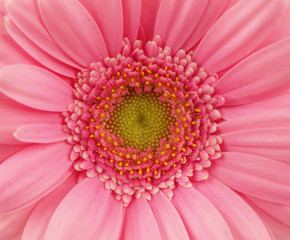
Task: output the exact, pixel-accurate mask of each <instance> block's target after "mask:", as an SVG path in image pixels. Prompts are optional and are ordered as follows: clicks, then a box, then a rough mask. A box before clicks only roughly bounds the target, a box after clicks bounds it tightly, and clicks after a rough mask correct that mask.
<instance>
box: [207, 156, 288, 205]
mask: <svg viewBox="0 0 290 240" xmlns="http://www.w3.org/2000/svg"><path fill="white" fill-rule="evenodd" d="M211 168H212V169H211V171H210V174H211V175H213V176H214V177H215V178H217V179H218V180H220V181H221V182H223V183H224V184H226V185H227V186H229V187H231V188H233V189H234V190H236V191H238V192H242V193H244V194H248V195H250V196H253V197H257V198H260V199H264V200H268V201H272V202H276V203H281V204H289V203H290V185H289V182H290V175H289V172H290V166H289V165H287V164H284V163H280V162H277V161H275V160H271V159H268V158H264V157H260V156H256V155H250V154H245V153H234V152H224V153H223V154H222V157H221V158H220V159H219V160H217V161H216V162H215V164H213V166H212V167H211Z"/></svg>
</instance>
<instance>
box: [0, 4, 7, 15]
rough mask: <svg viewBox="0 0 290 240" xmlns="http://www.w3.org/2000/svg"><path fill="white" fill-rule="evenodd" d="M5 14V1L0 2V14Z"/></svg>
mask: <svg viewBox="0 0 290 240" xmlns="http://www.w3.org/2000/svg"><path fill="white" fill-rule="evenodd" d="M6 13H7V11H6V8H5V0H0V14H3V15H5V14H6Z"/></svg>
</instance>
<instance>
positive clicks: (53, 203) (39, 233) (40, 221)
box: [21, 174, 77, 240]
mask: <svg viewBox="0 0 290 240" xmlns="http://www.w3.org/2000/svg"><path fill="white" fill-rule="evenodd" d="M76 177H77V174H72V175H71V176H70V177H69V178H68V179H67V180H66V181H65V182H63V184H61V185H60V186H58V188H57V189H55V190H54V191H52V192H51V193H50V194H48V195H47V196H45V197H44V198H43V199H41V200H40V202H39V203H38V204H37V206H36V207H35V209H34V210H33V212H32V214H31V216H30V217H29V219H28V221H27V223H26V225H25V228H24V231H23V234H22V238H21V240H39V239H42V238H43V236H44V233H45V230H46V228H47V226H48V223H49V221H50V218H51V217H52V214H53V213H54V211H55V209H56V208H57V206H58V205H59V203H60V202H61V200H62V199H63V198H64V197H65V195H66V194H67V193H68V192H69V191H70V190H71V189H72V188H73V187H74V186H75V185H76V184H77V179H76Z"/></svg>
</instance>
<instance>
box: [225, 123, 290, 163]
mask: <svg viewBox="0 0 290 240" xmlns="http://www.w3.org/2000/svg"><path fill="white" fill-rule="evenodd" d="M221 137H222V138H223V141H224V144H225V150H224V151H227V152H241V153H249V154H255V155H260V156H264V157H267V158H272V159H275V160H278V161H281V162H284V163H288V164H290V148H289V146H290V128H259V129H248V130H242V131H237V132H230V133H225V134H222V135H221Z"/></svg>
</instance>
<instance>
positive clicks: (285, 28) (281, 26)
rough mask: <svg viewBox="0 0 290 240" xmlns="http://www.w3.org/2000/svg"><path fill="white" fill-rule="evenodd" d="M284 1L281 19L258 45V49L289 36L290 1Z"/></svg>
mask: <svg viewBox="0 0 290 240" xmlns="http://www.w3.org/2000/svg"><path fill="white" fill-rule="evenodd" d="M286 2H287V9H286V10H285V13H284V15H283V17H282V19H281V20H280V21H279V23H278V24H277V26H276V27H275V29H274V31H273V32H272V33H271V34H270V35H269V36H267V38H266V39H265V40H264V41H263V42H262V43H261V44H260V45H259V46H258V49H262V48H264V47H266V46H268V45H270V44H273V43H275V42H279V41H280V40H282V39H284V38H288V37H290V28H289V26H290V2H289V0H286Z"/></svg>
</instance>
